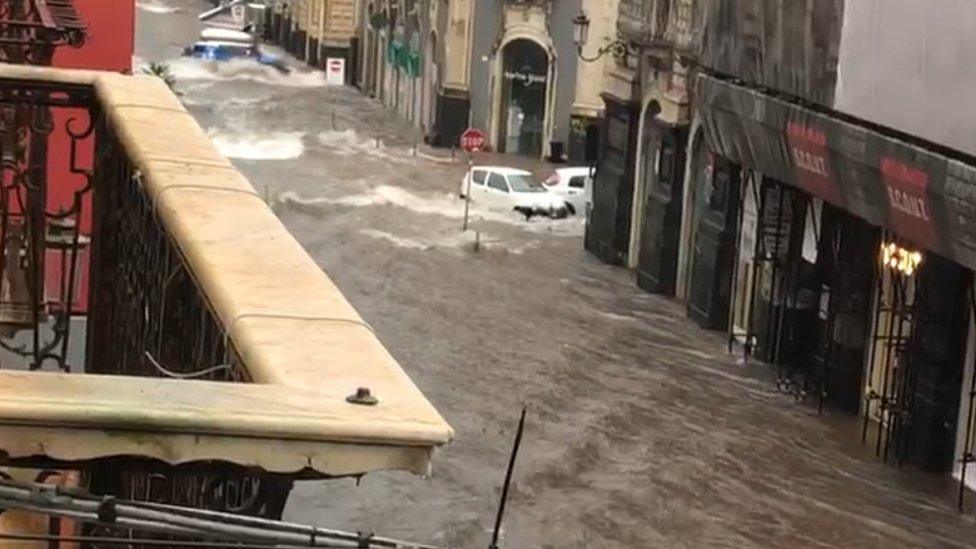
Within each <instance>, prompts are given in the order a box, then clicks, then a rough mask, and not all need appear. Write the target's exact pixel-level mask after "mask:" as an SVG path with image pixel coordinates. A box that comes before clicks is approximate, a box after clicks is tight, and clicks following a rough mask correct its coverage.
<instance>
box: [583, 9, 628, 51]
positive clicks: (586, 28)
mask: <svg viewBox="0 0 976 549" xmlns="http://www.w3.org/2000/svg"><path fill="white" fill-rule="evenodd" d="M589 37H590V18H589V17H587V16H586V13H585V12H582V11H581V12H579V15H577V16H576V17H574V18H573V42H574V43H575V44H576V55H577V56H579V58H580V59H582V60H583V61H585V62H586V63H592V62H594V61H597V60H599V59H600V58H601V57H603V56H604V55H606V54H607V53H612V54H613V56H614V57H616V58H617V59H627V54H628V53H629V48H628V47H627V43H626V42H624V41H622V40H614V41H613V42H611V43H610V44H607V45H606V46H604V47H603V48H601V49H600V51H598V52H596V55H594V56H593V57H586V56H584V55H583V46H585V45H586V42H587V41H588V40H589Z"/></svg>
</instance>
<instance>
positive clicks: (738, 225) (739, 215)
mask: <svg viewBox="0 0 976 549" xmlns="http://www.w3.org/2000/svg"><path fill="white" fill-rule="evenodd" d="M748 185H749V183H748V182H747V181H746V178H744V177H740V178H739V211H738V212H736V221H735V251H734V252H733V260H732V291H731V292H729V294H730V296H731V299H732V303H730V307H729V315H728V323H729V332H728V352H729V353H731V352H732V349H733V344H734V342H735V313H736V311H735V309H736V307H735V303H736V290H737V289H738V282H739V255H740V254H741V253H742V252H741V250H742V219H743V217H744V216H745V211H746V208H745V196H746V192H747V189H746V187H747V186H748Z"/></svg>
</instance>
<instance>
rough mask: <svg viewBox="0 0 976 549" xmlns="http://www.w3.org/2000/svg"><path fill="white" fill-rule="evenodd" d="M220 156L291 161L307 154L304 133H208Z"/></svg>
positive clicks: (215, 131)
mask: <svg viewBox="0 0 976 549" xmlns="http://www.w3.org/2000/svg"><path fill="white" fill-rule="evenodd" d="M207 135H209V136H210V140H211V141H213V144H214V146H216V147H217V150H218V151H220V154H222V155H224V156H226V157H227V158H238V159H244V160H290V159H292V158H298V157H299V156H301V155H302V154H303V153H304V152H305V143H304V142H303V138H304V137H305V134H304V133H302V132H271V133H267V134H260V135H259V134H257V133H238V134H232V133H226V132H223V131H218V130H213V129H211V130H210V131H208V132H207Z"/></svg>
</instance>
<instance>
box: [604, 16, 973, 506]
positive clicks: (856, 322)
mask: <svg viewBox="0 0 976 549" xmlns="http://www.w3.org/2000/svg"><path fill="white" fill-rule="evenodd" d="M809 6H811V4H796V3H795V2H788V1H785V0H748V1H742V0H711V1H709V2H685V1H678V0H672V1H670V2H660V3H659V2H654V1H651V0H645V1H643V2H627V1H624V2H622V3H621V7H620V25H619V29H620V32H621V35H622V36H623V37H624V38H625V39H627V40H629V41H631V42H632V43H633V45H634V49H638V50H642V51H643V52H647V51H650V52H651V55H650V57H654V58H656V59H655V60H654V61H652V62H650V63H648V62H647V61H646V59H645V58H646V56H645V55H644V53H642V54H641V56H640V57H641V60H640V63H638V60H637V59H633V58H632V59H630V60H629V61H628V64H627V66H626V67H623V66H621V67H619V69H618V73H619V74H620V77H619V78H617V79H615V80H613V81H612V82H611V84H612V85H610V86H608V87H607V90H606V92H605V100H606V103H607V129H606V137H605V139H604V142H603V145H602V152H603V155H602V159H601V162H600V164H599V168H598V174H597V181H596V188H595V190H594V206H593V208H594V211H593V212H592V214H591V222H590V224H589V226H588V232H587V240H586V246H587V248H588V249H589V250H591V251H592V252H593V253H594V254H595V255H597V256H598V257H600V258H601V259H604V260H605V261H609V262H613V263H618V264H623V265H628V266H630V267H631V268H634V269H635V270H636V271H637V281H638V284H640V285H641V286H642V287H644V288H646V289H648V290H650V291H655V292H660V293H665V294H673V295H676V296H677V297H678V298H679V299H682V300H685V301H686V303H687V307H688V314H689V316H690V317H691V318H692V319H693V320H694V321H696V322H697V323H698V324H700V325H701V326H703V327H705V328H709V329H715V330H721V331H725V332H726V333H727V334H728V336H729V347H730V349H732V348H735V347H738V348H740V349H741V350H742V352H743V353H744V354H745V355H746V357H755V358H757V359H760V360H762V361H764V362H767V363H769V364H772V365H775V367H776V371H777V373H778V375H777V379H778V382H777V385H778V387H779V388H781V389H782V390H784V391H786V392H789V393H792V394H794V395H797V396H805V395H809V396H811V397H812V398H814V399H815V400H816V401H817V403H818V405H819V406H820V407H822V408H823V407H829V408H833V409H835V410H839V411H843V412H847V413H850V414H855V415H857V416H858V417H859V418H860V421H861V422H862V436H863V438H864V440H865V442H867V443H869V444H870V445H871V446H872V447H873V448H874V449H875V450H876V452H877V454H878V455H879V457H881V458H883V459H886V460H890V461H897V462H898V463H908V464H912V465H914V466H917V467H919V468H922V469H926V470H931V471H941V472H945V473H950V474H952V475H954V476H955V477H956V478H957V479H959V480H960V483H959V486H960V501H962V495H964V493H965V492H964V491H965V486H966V485H969V486H972V485H974V482H973V480H974V478H976V466H974V465H973V457H972V456H973V453H974V452H973V449H974V444H976V429H974V427H976V415H974V412H976V406H974V402H973V399H974V395H976V391H974V390H973V388H974V383H976V381H974V375H973V369H974V368H973V365H974V361H976V330H974V321H973V319H974V317H976V299H974V292H976V290H974V286H973V272H972V270H973V269H974V268H976V248H974V246H976V244H974V243H976V227H974V224H973V214H974V206H976V205H974V199H976V139H974V138H973V132H972V131H971V128H972V127H974V125H976V120H973V119H972V118H973V117H974V115H973V114H972V113H970V112H968V111H965V110H960V109H959V108H958V106H959V105H962V104H964V102H963V98H964V97H965V96H966V94H967V93H968V92H970V91H971V90H973V89H976V82H973V78H972V77H971V74H970V72H968V71H967V70H966V69H967V67H968V66H969V65H971V61H972V60H971V59H970V57H972V54H970V53H966V52H971V51H976V50H974V49H973V46H974V45H976V44H974V43H973V42H974V39H973V38H972V36H971V33H968V32H967V31H966V30H965V29H964V28H963V27H964V24H963V23H962V22H964V21H969V20H972V18H973V17H976V9H974V8H973V7H972V6H971V5H970V4H969V3H967V2H964V1H956V2H948V3H946V4H944V5H943V6H942V8H940V11H939V14H940V16H939V17H937V18H935V17H932V16H931V14H932V12H930V11H928V10H927V9H926V8H925V7H923V6H921V5H917V4H915V3H912V2H906V1H896V2H889V3H883V4H882V3H868V4H864V3H858V2H854V1H852V0H847V1H844V0H835V1H831V2H818V3H815V4H812V6H813V8H812V9H808V7H809ZM660 21H667V24H666V25H665V30H664V31H663V33H662V32H661V31H660V27H658V26H655V22H660ZM633 57H636V56H633ZM651 63H658V65H657V68H656V69H655V68H654V67H652V66H650V65H651ZM686 66H688V67H697V68H696V69H694V70H690V69H686V68H685V67H686ZM669 96H670V97H669ZM671 98H674V99H675V100H674V101H671V100H670V99H671ZM906 105H911V106H912V107H911V108H906ZM669 109H670V111H669ZM649 121H650V123H649ZM649 129H651V130H652V131H651V132H649V131H648V130H649ZM672 143H677V145H676V146H674V147H673V151H671V152H669V151H670V150H671V149H672V145H671V144H672ZM647 151H651V152H650V154H648V152H647ZM682 172H683V173H682Z"/></svg>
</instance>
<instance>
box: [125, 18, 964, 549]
mask: <svg viewBox="0 0 976 549" xmlns="http://www.w3.org/2000/svg"><path fill="white" fill-rule="evenodd" d="M207 5H208V4H207V3H206V2H203V1H202V0H182V1H180V0H165V1H163V0H152V1H150V0H146V1H145V2H140V10H139V13H138V16H139V26H138V39H137V47H138V56H139V62H140V63H146V62H149V61H167V62H169V63H170V65H171V68H172V70H173V73H174V75H175V76H176V79H177V88H178V89H179V91H180V92H182V94H183V97H182V99H183V101H184V103H185V104H186V105H187V107H188V108H189V110H190V111H191V112H192V113H193V114H194V116H196V117H197V119H198V120H199V122H200V124H201V125H202V126H203V127H204V128H205V129H206V130H207V132H208V133H209V135H210V136H211V138H212V139H213V140H214V142H215V143H216V145H217V146H218V148H219V149H220V150H221V151H222V152H223V153H224V154H225V155H227V156H229V157H231V158H232V159H233V160H234V162H235V164H236V165H237V166H238V167H239V168H240V169H241V170H242V171H243V172H244V173H245V174H246V175H247V176H248V177H249V178H250V180H251V182H252V183H253V184H254V186H255V188H257V190H258V191H259V192H261V193H265V195H266V196H267V197H268V199H269V201H272V202H273V205H274V208H275V210H276V211H277V213H278V215H279V216H280V217H281V219H282V220H283V221H284V223H285V224H286V225H287V226H288V228H289V229H290V230H291V231H292V233H293V234H294V236H295V237H296V238H297V239H298V240H299V241H300V242H301V243H302V245H303V246H304V247H305V248H306V249H307V250H308V252H309V253H310V254H311V255H312V257H314V258H315V260H316V261H317V262H318V264H319V265H321V266H322V268H323V269H324V270H325V271H327V272H328V274H329V275H330V276H331V277H332V278H333V280H334V281H335V282H336V283H337V284H338V286H339V287H340V288H341V289H342V291H343V292H344V293H345V295H346V297H347V298H348V299H349V300H350V301H351V302H352V303H353V305H354V306H355V307H356V308H357V309H358V310H359V312H360V313H361V314H362V316H363V317H364V318H365V319H366V321H367V322H369V323H370V324H371V325H372V327H373V328H374V329H375V330H376V332H377V334H378V336H379V338H380V340H381V341H382V342H383V343H384V344H385V345H386V346H387V348H388V349H389V350H390V352H391V353H392V354H393V356H395V357H396V358H397V359H398V360H399V362H400V364H401V365H402V366H403V368H404V369H405V370H406V372H407V373H408V374H409V375H410V376H411V378H412V379H413V380H414V382H415V383H417V384H418V385H419V387H420V388H421V390H422V391H423V392H424V393H425V394H426V395H427V396H428V398H429V399H430V400H431V401H432V402H433V403H434V405H435V406H436V407H437V408H438V410H440V412H441V413H442V414H443V415H444V416H445V417H446V419H447V420H448V421H449V422H450V423H451V425H452V426H453V428H454V429H455V431H456V438H455V441H454V442H453V443H452V444H450V445H449V446H447V447H445V448H443V449H442V450H441V452H440V454H439V455H438V456H437V457H436V460H435V469H434V473H433V476H432V477H431V478H429V479H423V478H417V477H414V476H411V475H409V474H394V473H390V474H374V475H370V476H368V477H366V478H364V479H363V480H362V482H361V483H359V484H358V485H357V483H356V482H355V481H353V480H348V479H342V480H336V481H328V482H307V483H301V484H299V485H298V486H297V488H296V489H295V491H294V492H293V494H292V496H291V499H290V501H289V504H288V506H287V508H286V511H285V518H286V519H287V520H292V521H299V522H306V523H314V524H317V525H322V526H329V527H336V528H343V529H354V530H361V531H375V532H377V533H382V534H383V535H388V536H395V537H400V538H409V539H415V540H417V541H423V542H430V543H436V544H441V545H444V546H449V547H464V548H468V547H471V548H484V547H487V546H488V543H489V540H490V535H491V534H490V529H491V526H492V524H493V521H494V512H495V509H496V506H497V503H498V497H499V492H500V489H501V484H502V479H503V475H504V468H505V465H506V463H507V460H508V455H509V452H510V449H511V443H512V438H513V436H514V429H515V425H516V422H517V420H518V412H519V409H520V407H521V406H522V405H523V404H525V405H527V406H528V408H529V412H528V418H527V427H526V432H525V438H524V440H523V445H522V451H521V454H520V456H519V462H518V464H517V467H516V471H515V475H514V482H513V488H512V495H511V500H510V502H509V507H508V511H507V515H506V522H505V528H504V535H503V546H504V547H508V548H534V547H547V548H548V547H551V548H569V547H595V548H616V547H628V548H630V547H640V548H642V547H737V548H739V547H836V546H849V547H886V548H895V547H906V548H907V547H972V546H974V545H976V525H974V521H973V519H972V512H968V513H967V514H966V515H960V514H958V513H957V512H956V509H955V496H954V494H955V491H954V490H955V486H956V485H955V484H954V483H953V482H951V479H949V478H948V477H946V476H942V475H925V474H922V473H919V472H916V471H913V470H911V469H908V468H906V469H898V468H896V467H892V466H890V465H885V464H883V463H881V462H880V461H879V460H877V459H875V458H874V455H873V447H871V446H870V445H862V444H861V442H860V432H859V429H860V422H859V421H858V420H857V419H856V418H849V417H845V416H841V415H839V414H834V415H832V414H830V413H829V412H828V413H825V414H824V415H818V414H817V413H816V409H815V407H814V406H812V405H811V404H810V403H797V402H795V401H794V400H793V399H792V398H790V397H787V396H784V395H782V394H779V393H777V392H776V390H775V387H774V377H775V372H772V371H770V370H768V369H767V368H764V367H763V366H761V365H759V364H749V365H745V364H743V363H742V361H741V360H739V357H738V356H737V355H730V354H727V353H726V350H725V340H724V336H722V335H720V334H715V333H711V332H705V331H702V330H700V329H698V328H697V327H695V326H694V324H692V323H691V322H690V321H689V320H687V318H686V315H685V312H684V308H683V306H682V305H681V304H678V303H676V302H673V301H670V300H667V299H663V298H659V297H655V296H651V295H649V294H646V293H643V292H641V291H640V290H639V289H638V288H637V287H636V286H635V284H634V282H633V273H631V272H629V271H626V270H623V269H619V268H613V267H609V266H606V265H603V264H601V263H599V262H598V261H596V260H595V259H593V258H592V257H590V256H589V255H587V254H586V253H585V252H584V251H583V245H582V234H583V228H584V225H583V221H582V220H581V219H580V218H579V217H578V216H577V217H570V218H568V219H563V220H548V219H533V220H531V221H529V222H526V221H524V220H523V219H522V218H521V217H520V216H518V215H516V214H514V213H508V212H495V211H490V212H489V211H483V210H481V209H477V208H476V209H475V210H474V212H473V214H472V223H473V227H474V228H476V229H477V232H478V236H477V237H475V234H474V232H473V231H472V232H468V233H462V232H461V223H462V216H463V210H464V205H463V201H461V200H460V199H459V198H458V196H457V194H458V193H457V191H458V184H459V182H460V180H461V177H462V175H463V173H464V169H465V166H464V164H463V163H462V162H460V161H455V162H452V161H451V160H450V158H449V155H448V158H440V157H436V158H435V157H429V156H428V155H429V154H433V152H432V151H428V150H427V149H424V148H422V147H421V148H420V149H419V150H418V151H417V152H416V153H415V152H414V150H413V146H412V144H413V142H414V135H413V133H412V131H411V130H410V129H409V128H407V127H405V126H403V125H402V124H399V123H398V122H397V121H396V116H395V115H394V114H392V113H390V112H389V111H387V110H385V109H384V108H382V107H381V106H380V105H378V104H377V103H376V102H374V101H372V100H371V99H369V98H366V97H363V96H362V95H360V94H359V92H358V91H356V90H354V89H347V88H327V87H325V85H324V81H325V79H324V76H323V75H322V74H321V73H318V72H313V71H308V70H304V69H297V70H296V72H294V73H293V74H290V75H280V74H278V73H277V72H275V71H274V70H273V69H270V68H265V67H257V66H254V65H251V64H248V63H236V62H235V63H229V64H225V65H222V66H220V67H216V68H213V67H207V66H206V65H203V64H201V63H200V62H197V61H192V60H185V59H179V57H178V56H179V52H180V50H181V49H182V47H183V45H185V44H186V43H188V42H190V41H192V40H193V39H194V38H195V37H196V35H197V33H198V32H199V27H197V26H196V25H197V24H196V21H195V15H196V13H197V12H198V11H200V10H201V9H203V8H204V7H205V6H207ZM296 66H297V65H296ZM441 154H442V153H441ZM240 230H241V231H247V230H248V223H247V220H246V219H241V220H240ZM475 238H478V239H479V242H480V251H475V245H474V240H475ZM268 261H274V258H273V257H269V258H268ZM281 283H282V284H288V281H287V280H282V281H281ZM322 383H328V380H327V379H323V380H322ZM380 398H382V396H381V395H380ZM970 498H971V500H976V497H973V496H970Z"/></svg>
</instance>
